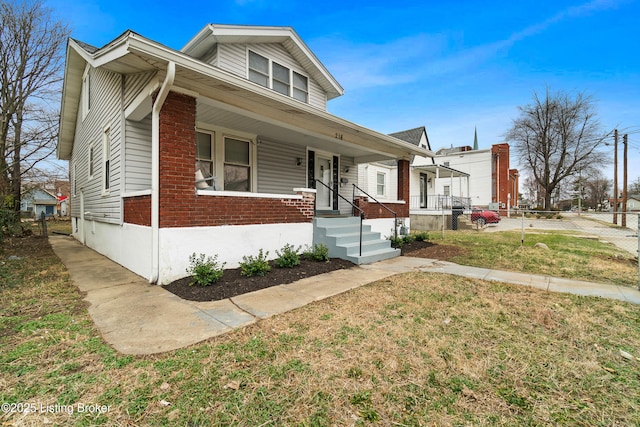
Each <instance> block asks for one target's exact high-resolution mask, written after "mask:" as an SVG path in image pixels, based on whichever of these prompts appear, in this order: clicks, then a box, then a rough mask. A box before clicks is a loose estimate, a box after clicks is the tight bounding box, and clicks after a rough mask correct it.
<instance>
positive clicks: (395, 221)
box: [351, 183, 398, 241]
mask: <svg viewBox="0 0 640 427" xmlns="http://www.w3.org/2000/svg"><path fill="white" fill-rule="evenodd" d="M351 185H353V195H352V198H353V199H355V193H356V188H357V189H358V191H360V192H361V193H364V194H365V195H366V196H367V197H368V198H370V199H372V200H373V201H374V202H376V203H377V204H379V205H380V206H382V207H383V208H385V209H386V210H388V211H389V212H391V213H392V214H393V239H394V241H396V240H398V214H397V213H396V212H395V211H392V210H391V209H389V208H388V207H387V206H385V204H384V203H380V202H379V201H378V199H376V198H375V197H373V196H372V195H371V194H369V193H367V192H366V191H364V190H363V189H362V188H360V187H358V186H357V185H356V184H353V183H352V184H351Z"/></svg>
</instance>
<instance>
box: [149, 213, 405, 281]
mask: <svg viewBox="0 0 640 427" xmlns="http://www.w3.org/2000/svg"><path fill="white" fill-rule="evenodd" d="M392 222H393V221H392ZM312 240H313V225H312V224H311V223H294V224H257V225H225V226H218V227H181V228H161V229H160V275H159V278H158V283H159V284H161V285H164V284H167V283H171V282H172V281H174V280H176V279H179V278H182V277H186V276H188V273H187V271H186V270H187V267H189V256H190V255H191V254H193V253H195V254H196V255H199V254H201V253H203V254H205V255H206V256H214V255H218V262H220V263H222V262H226V263H227V265H225V268H236V267H238V266H239V261H241V260H242V257H243V256H247V255H253V256H257V255H258V252H259V251H260V249H263V250H264V251H269V256H268V259H270V260H271V259H275V258H276V257H277V254H276V251H277V250H281V249H282V247H283V246H284V245H286V244H291V245H293V246H294V247H296V248H297V247H298V246H302V249H303V250H304V249H305V248H306V247H307V246H311V244H312Z"/></svg>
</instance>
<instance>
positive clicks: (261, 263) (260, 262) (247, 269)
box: [240, 249, 271, 277]
mask: <svg viewBox="0 0 640 427" xmlns="http://www.w3.org/2000/svg"><path fill="white" fill-rule="evenodd" d="M268 256H269V251H267V252H266V253H263V251H262V249H260V252H259V253H258V256H255V257H254V256H253V255H249V256H243V257H242V262H241V263H240V274H241V275H243V276H247V277H253V276H264V275H265V274H267V273H268V272H269V271H271V266H270V265H269V262H268V261H267V257H268Z"/></svg>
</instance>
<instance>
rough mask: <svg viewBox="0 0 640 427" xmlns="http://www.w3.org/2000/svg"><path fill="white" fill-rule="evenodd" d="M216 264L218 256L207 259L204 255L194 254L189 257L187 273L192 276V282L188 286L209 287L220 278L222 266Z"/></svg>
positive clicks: (223, 264)
mask: <svg viewBox="0 0 640 427" xmlns="http://www.w3.org/2000/svg"><path fill="white" fill-rule="evenodd" d="M225 265H226V262H223V263H222V264H221V265H219V264H218V255H215V256H213V257H207V258H206V259H205V255H204V254H200V256H196V254H195V252H194V253H193V254H191V256H190V257H189V267H187V273H189V274H190V275H192V276H193V280H192V281H191V283H190V284H189V285H199V286H209V285H212V284H214V283H216V282H217V281H218V280H220V279H221V278H222V275H223V273H224V266H225Z"/></svg>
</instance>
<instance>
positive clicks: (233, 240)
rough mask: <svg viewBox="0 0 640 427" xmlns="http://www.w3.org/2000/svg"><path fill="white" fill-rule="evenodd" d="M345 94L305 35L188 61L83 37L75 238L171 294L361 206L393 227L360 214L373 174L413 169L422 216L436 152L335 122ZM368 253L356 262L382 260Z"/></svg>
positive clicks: (224, 31) (196, 51)
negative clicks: (362, 193)
mask: <svg viewBox="0 0 640 427" xmlns="http://www.w3.org/2000/svg"><path fill="white" fill-rule="evenodd" d="M342 93H343V89H342V87H341V86H340V85H339V83H338V82H337V81H336V80H335V79H334V77H333V76H332V75H331V74H330V73H329V71H328V70H327V69H326V68H325V67H324V65H323V64H322V63H321V62H320V61H319V59H318V58H317V57H316V56H315V55H314V54H313V53H312V52H311V50H310V49H309V48H308V47H307V46H306V44H305V43H304V42H303V41H302V40H301V39H300V38H299V36H298V35H297V34H296V32H295V31H294V30H293V29H292V28H290V27H258V26H237V25H207V26H205V27H204V28H203V29H202V30H201V31H200V32H199V33H198V34H197V35H196V36H195V37H194V38H193V39H192V40H191V41H189V42H188V43H187V45H186V46H185V47H184V48H182V49H181V50H174V49H171V48H169V47H167V46H164V45H162V44H160V43H158V42H156V41H153V40H149V39H146V38H144V37H142V36H140V35H139V34H136V33H134V32H132V31H127V32H125V33H124V34H122V35H120V36H119V37H117V38H116V39H114V40H113V41H111V42H110V43H108V44H107V45H105V46H104V47H102V48H96V47H93V46H89V45H87V44H85V43H82V42H80V41H76V40H73V39H70V40H69V43H68V47H67V55H66V64H65V74H64V86H63V96H62V108H61V121H60V138H59V142H58V147H57V154H58V157H59V158H61V159H69V160H70V172H71V174H70V175H71V203H70V205H71V217H72V224H73V236H74V237H75V238H76V239H78V240H79V241H80V242H82V243H84V244H86V245H87V246H90V247H92V248H94V249H96V250H97V251H99V252H100V253H102V254H105V255H106V256H108V257H110V258H111V259H113V260H115V261H116V262H118V263H120V264H122V265H123V266H125V267H127V268H129V269H130V270H132V271H134V272H136V273H138V274H139V275H141V276H145V277H147V278H148V279H149V281H150V282H152V283H161V284H162V283H168V282H170V281H171V280H174V279H176V278H179V277H183V276H185V275H186V273H185V269H186V267H187V266H188V258H189V255H190V254H192V253H194V252H195V253H205V254H208V255H214V254H217V255H218V256H219V260H220V261H223V262H227V263H228V264H227V267H234V266H236V265H237V264H238V262H239V261H241V260H242V257H243V256H245V255H251V254H257V252H258V250H259V249H264V250H265V251H269V252H270V254H271V257H274V256H275V251H276V250H277V249H280V248H282V247H283V246H284V245H285V244H293V245H295V246H298V245H310V244H312V243H313V242H314V241H315V239H316V238H317V237H318V236H320V235H321V234H322V233H321V232H320V231H319V230H320V229H321V228H322V227H325V226H326V225H320V223H319V222H318V221H316V220H317V217H318V216H319V215H320V214H323V213H327V214H329V215H331V216H334V215H335V214H347V215H349V214H353V213H354V211H356V209H355V208H353V206H352V205H351V204H350V203H354V204H357V205H358V206H359V209H362V210H363V211H364V212H366V217H367V222H369V224H368V225H370V226H373V227H374V229H375V227H377V226H379V227H381V228H384V229H386V228H389V227H391V225H389V221H390V220H389V219H388V217H385V216H384V215H378V213H377V209H378V208H377V207H372V206H370V205H369V203H368V202H367V201H363V200H358V201H353V200H352V195H353V188H352V185H351V184H352V183H355V182H356V181H357V178H358V175H357V165H358V164H360V163H364V162H371V161H377V160H397V163H398V164H399V167H398V168H397V175H398V177H397V178H396V180H397V182H398V183H399V185H398V186H397V187H398V189H397V194H400V197H399V199H400V200H401V201H402V203H401V204H399V206H400V207H401V208H402V209H400V210H399V214H400V216H401V217H403V218H407V217H408V216H409V210H408V198H409V182H408V181H409V180H408V176H409V159H410V157H411V156H412V155H419V156H429V155H431V154H432V153H430V151H429V150H427V149H425V148H420V147H417V146H416V145H414V144H411V143H407V142H405V141H402V140H399V139H397V138H394V137H392V136H388V135H384V134H380V133H378V132H375V131H373V130H371V129H367V128H365V127H362V126H359V125H356V124H354V123H351V122H349V121H347V120H344V119H342V118H340V117H337V116H334V115H332V114H330V113H328V112H327V102H328V101H329V100H331V99H333V98H336V97H338V96H340V95H342ZM389 179H391V178H390V177H389ZM390 185H391V184H390ZM376 218H381V219H379V220H378V219H376ZM356 219H358V218H356ZM331 221H332V219H331V218H329V219H327V220H326V221H325V223H327V222H331ZM377 221H378V222H380V223H381V224H378V222H377ZM318 238H319V237H318ZM379 246H380V245H379ZM381 246H384V245H381ZM362 249H363V254H362V255H363V257H361V258H358V259H357V260H356V261H355V262H365V261H369V260H372V259H373V258H370V257H367V256H365V253H364V252H366V251H365V249H367V248H365V247H363V248H362ZM330 250H333V249H331V248H330ZM336 250H337V249H336ZM349 250H352V248H351V249H349ZM378 252H379V253H381V254H383V255H381V256H396V255H397V251H394V250H389V249H384V250H379V251H378V250H376V253H378ZM330 255H331V252H330Z"/></svg>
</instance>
